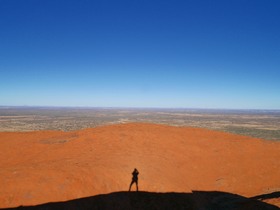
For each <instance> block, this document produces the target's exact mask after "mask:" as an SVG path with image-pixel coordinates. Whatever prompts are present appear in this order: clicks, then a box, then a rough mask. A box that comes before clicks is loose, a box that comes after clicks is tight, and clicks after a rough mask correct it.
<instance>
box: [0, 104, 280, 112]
mask: <svg viewBox="0 0 280 210" xmlns="http://www.w3.org/2000/svg"><path fill="white" fill-rule="evenodd" d="M0 108H73V109H166V110H168V109H169V110H170V109H173V110H174V109H175V110H240V111H241V110H244V111H280V108H279V109H275V108H274V109H272V108H214V107H211V108H206V107H204V108H203V107H152V106H151V107H148V106H147V107H146V106H144V107H140V106H139V107H137V106H131V107H128V106H61V105H0Z"/></svg>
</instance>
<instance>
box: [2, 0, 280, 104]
mask: <svg viewBox="0 0 280 210" xmlns="http://www.w3.org/2000/svg"><path fill="white" fill-rule="evenodd" d="M279 11H280V1H279V0H262V1H260V0H182V1H178V0H168V1H166V0H75V1H74V0H0V74H1V79H0V105H14V106H16V105H35V106H38V105H39V106H94V107H96V106H97V107H100V106H104V107H172V108H174V107H180V108H182V107H185V108H245V109H280V12H279Z"/></svg>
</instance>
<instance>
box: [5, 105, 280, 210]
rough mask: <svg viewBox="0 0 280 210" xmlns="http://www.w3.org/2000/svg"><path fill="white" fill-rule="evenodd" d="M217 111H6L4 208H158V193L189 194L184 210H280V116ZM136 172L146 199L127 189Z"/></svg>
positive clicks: (166, 195) (40, 109) (184, 203)
mask: <svg viewBox="0 0 280 210" xmlns="http://www.w3.org/2000/svg"><path fill="white" fill-rule="evenodd" d="M217 112H218V111H215V112H213V111H208V112H207V113H206V111H200V113H198V111H197V110H195V111H194V110H169V111H168V112H167V111H166V110H144V111H143V110H134V109H133V110H114V109H94V110H88V109H77V110H76V111H73V110H70V109H64V110H63V111H61V110H60V109H54V110H51V109H42V108H37V109H35V110H34V109H29V108H27V109H24V110H17V111H15V110H13V109H6V110H5V109H3V108H2V109H1V131H2V132H1V133H0V146H1V150H2V151H1V154H0V168H1V171H0V184H1V188H0V208H11V207H17V206H20V205H22V206H34V205H39V204H44V203H49V202H63V205H64V204H65V205H66V206H67V205H70V204H69V203H67V201H70V200H74V201H73V202H74V203H76V204H77V203H79V202H82V203H85V202H86V201H87V202H93V203H92V205H93V206H94V205H97V204H98V205H101V204H100V202H101V203H102V202H103V201H104V202H105V201H106V199H109V200H110V203H115V204H114V205H116V204H117V205H120V204H119V203H122V205H127V206H119V208H117V207H116V206H115V207H114V208H113V209H131V205H132V204H131V202H130V201H131V199H132V200H134V201H135V200H137V199H140V200H142V201H143V202H148V204H149V203H150V204H151V205H152V204H155V205H157V206H158V204H157V202H160V198H159V197H165V198H166V199H167V200H168V199H171V200H172V199H173V201H174V199H175V200H176V202H177V201H178V202H179V203H180V202H181V200H180V199H179V198H182V196H183V197H184V198H186V199H183V200H184V201H182V202H183V203H182V204H178V205H179V206H178V207H180V208H178V209H225V210H226V209H278V208H277V206H278V207H280V196H279V191H280V182H279V177H280V170H279V168H280V164H279V161H277V160H279V158H280V142H279V141H277V140H279V137H278V136H277V135H275V134H277V132H279V113H277V112H276V113H273V114H272V113H270V112H262V113H258V114H256V113H255V112H252V113H251V112H248V113H243V112H241V111H239V112H237V111H236V112H233V111H230V112H227V113H217ZM277 123H278V124H277ZM190 125H192V126H194V127H190ZM249 125H251V126H249ZM230 126H231V127H230ZM234 126H236V127H237V128H242V129H239V130H238V129H236V130H234V129H233V128H234ZM87 127H92V128H87ZM226 128H230V129H232V130H231V131H232V133H229V132H224V131H222V130H225V131H227V130H226ZM214 129H215V130H214ZM263 130H265V131H267V133H265V134H262V131H263ZM11 131H12V132H11ZM27 131H28V132H27ZM240 131H246V132H247V131H248V135H250V136H258V135H260V136H262V135H263V139H261V138H254V137H250V136H244V135H240V134H234V133H233V132H240ZM269 131H275V132H274V133H273V132H272V133H270V132H269ZM241 133H242V132H241ZM272 134H274V135H272ZM265 139H266V140H265ZM268 139H270V140H268ZM135 167H136V168H137V169H138V170H139V172H140V174H139V189H140V191H141V192H142V194H139V195H138V196H139V197H138V198H137V197H135V196H136V195H129V194H125V192H123V193H121V191H127V190H128V188H129V184H130V182H131V177H132V175H131V173H132V171H133V169H134V168H135ZM132 189H133V191H134V190H135V186H134V185H133V188H132ZM113 192H119V193H116V194H110V193H113ZM144 192H146V193H144ZM171 192H173V193H175V194H174V195H170V194H166V193H171ZM153 193H154V194H153ZM160 193H164V194H160ZM176 193H177V194H176ZM180 193H184V195H183V194H180ZM101 194H106V195H104V196H103V197H102V196H101V197H92V198H91V199H86V198H87V197H90V196H98V195H101ZM197 196H198V197H197ZM176 197H178V199H179V200H178V199H176ZM83 198H84V199H83ZM75 199H76V201H75ZM77 199H82V200H77ZM99 199H101V200H99ZM102 199H103V201H102ZM111 199H112V200H111ZM126 199H130V200H126ZM107 201H108V200H107ZM122 201H123V202H124V201H126V202H128V201H129V202H128V203H126V202H124V203H126V204H123V202H122ZM187 201H188V202H187ZM64 202H66V203H64ZM73 202H70V203H73ZM254 202H258V203H254ZM105 203H107V202H105ZM139 203H141V202H139ZM171 203H172V202H171ZM217 203H219V204H217ZM148 204H145V205H148ZM53 205H55V203H54V204H53ZM58 205H60V206H61V205H62V204H59V203H58ZM71 205H72V204H71ZM73 205H74V204H73ZM79 205H80V204H79ZM83 205H85V204H83ZM87 205H89V204H88V203H87ZM139 205H140V204H139ZM141 205H142V204H141ZM141 205H140V206H141ZM166 205H167V204H166ZM168 205H170V204H168ZM180 205H181V206H180ZM185 205H190V207H189V208H183V207H182V206H185ZM217 205H218V206H217ZM207 206H208V207H207ZM35 207H36V206H35ZM39 207H40V206H39ZM39 207H38V209H63V208H62V207H61V208H58V207H57V206H56V207H55V208H51V207H50V208H45V207H44V206H42V207H41V208H39ZM68 207H69V206H68ZM90 207H92V206H90ZM90 207H88V208H84V209H101V208H98V207H96V206H95V208H90ZM122 207H123V208H122ZM138 207H139V206H138ZM146 207H147V206H146ZM146 207H145V208H146ZM148 207H149V205H148ZM170 207H172V206H170ZM173 207H174V206H173ZM173 207H172V208H173ZM214 207H215V208H214ZM71 208H72V209H75V207H73V206H72V207H71ZM77 208H78V207H77ZM142 208H144V207H143V205H142ZM64 209H70V208H66V207H64ZM103 209H110V207H108V206H107V208H105V207H104V208H103ZM136 209H137V208H136ZM138 209H141V207H139V208H138ZM153 209H156V208H153ZM158 209H166V208H160V206H158Z"/></svg>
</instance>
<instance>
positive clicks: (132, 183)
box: [129, 180, 133, 191]
mask: <svg viewBox="0 0 280 210" xmlns="http://www.w3.org/2000/svg"><path fill="white" fill-rule="evenodd" d="M132 185H133V180H132V181H131V183H130V186H129V191H130V190H131V186H132Z"/></svg>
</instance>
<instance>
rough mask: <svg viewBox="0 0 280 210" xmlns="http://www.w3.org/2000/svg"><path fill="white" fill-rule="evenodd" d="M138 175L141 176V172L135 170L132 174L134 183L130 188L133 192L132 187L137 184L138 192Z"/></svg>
mask: <svg viewBox="0 0 280 210" xmlns="http://www.w3.org/2000/svg"><path fill="white" fill-rule="evenodd" d="M138 174H139V172H138V171H137V169H136V168H135V169H134V171H133V172H132V181H131V183H130V186H129V191H130V190H131V186H132V185H133V183H135V184H136V190H137V191H138Z"/></svg>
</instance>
